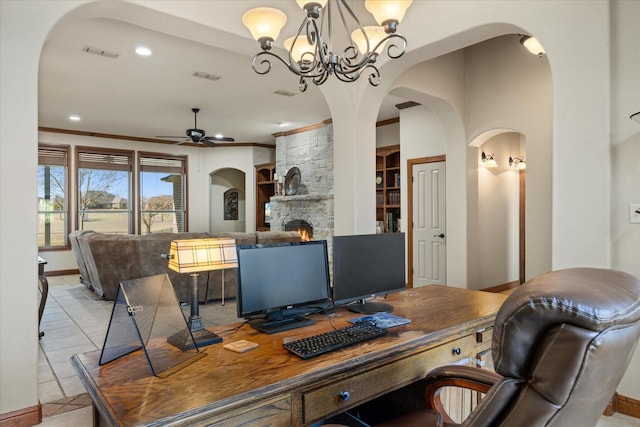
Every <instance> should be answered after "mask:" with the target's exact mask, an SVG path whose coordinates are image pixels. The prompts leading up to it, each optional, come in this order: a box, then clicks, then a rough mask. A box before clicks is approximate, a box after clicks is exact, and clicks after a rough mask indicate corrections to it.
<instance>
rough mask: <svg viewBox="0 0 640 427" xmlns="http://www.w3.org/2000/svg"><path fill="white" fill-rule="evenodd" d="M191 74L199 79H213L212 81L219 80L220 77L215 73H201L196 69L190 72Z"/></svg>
mask: <svg viewBox="0 0 640 427" xmlns="http://www.w3.org/2000/svg"><path fill="white" fill-rule="evenodd" d="M192 76H193V77H200V78H201V79H207V80H213V81H216V80H220V79H221V78H222V77H220V76H217V75H215V74H210V73H203V72H202V71H196V72H195V73H193V74H192Z"/></svg>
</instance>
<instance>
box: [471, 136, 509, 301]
mask: <svg viewBox="0 0 640 427" xmlns="http://www.w3.org/2000/svg"><path fill="white" fill-rule="evenodd" d="M483 151H484V152H485V153H486V154H493V155H494V159H495V160H496V162H497V163H498V167H497V168H487V167H485V166H484V164H482V162H481V160H480V155H478V157H477V161H476V163H475V164H474V165H470V168H473V167H474V166H475V169H476V170H477V173H478V187H477V193H478V198H477V200H478V205H477V212H476V214H475V215H474V216H477V218H478V241H479V245H478V248H477V252H476V253H475V256H477V257H478V270H477V279H476V281H475V282H476V283H475V288H474V289H484V288H489V287H492V286H497V285H502V284H504V283H508V282H513V281H516V280H518V278H519V273H520V262H519V261H520V259H519V256H518V255H519V242H520V238H519V237H520V236H519V230H520V218H519V193H520V189H519V185H520V178H519V172H518V171H517V170H515V169H514V168H511V167H509V162H508V161H507V160H508V158H509V156H517V155H519V154H520V135H519V134H517V133H513V132H509V133H502V134H499V135H496V136H494V137H493V138H491V139H489V140H488V141H487V142H485V143H484V144H482V145H481V146H480V147H479V149H478V152H479V153H481V152H483ZM470 191H472V190H471V189H470Z"/></svg>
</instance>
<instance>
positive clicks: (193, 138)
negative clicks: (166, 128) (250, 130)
mask: <svg viewBox="0 0 640 427" xmlns="http://www.w3.org/2000/svg"><path fill="white" fill-rule="evenodd" d="M191 111H192V112H193V128H192V129H187V130H186V131H185V134H186V136H187V139H186V140H183V141H178V142H176V144H184V143H185V142H191V143H193V144H201V145H207V146H209V147H215V146H216V145H217V144H216V142H233V141H235V139H233V138H230V137H225V136H222V135H220V134H216V135H214V136H206V135H207V133H206V131H205V130H203V129H198V113H199V112H200V109H199V108H192V109H191ZM156 138H182V137H180V136H157V137H156Z"/></svg>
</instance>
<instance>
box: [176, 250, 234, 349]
mask: <svg viewBox="0 0 640 427" xmlns="http://www.w3.org/2000/svg"><path fill="white" fill-rule="evenodd" d="M168 258H169V268H170V269H171V270H173V271H176V272H178V273H189V275H190V276H191V315H190V316H189V321H188V326H189V330H184V331H181V332H179V333H177V334H174V335H172V336H170V337H169V338H168V339H167V341H168V342H169V343H170V344H173V345H174V346H176V347H178V348H180V349H182V350H187V349H190V348H193V341H191V337H190V336H189V332H190V333H191V335H192V336H193V339H194V340H195V343H196V347H203V346H206V345H210V344H214V343H217V342H220V341H222V338H221V337H220V336H218V335H216V334H214V333H213V332H211V331H208V330H207V329H205V328H204V327H203V326H202V319H201V318H200V313H199V307H198V304H199V301H198V276H199V273H200V272H201V271H212V270H224V269H227V268H237V267H238V256H237V255H236V242H235V240H234V239H218V238H216V239H213V238H211V239H188V240H172V241H171V248H170V250H169V256H168ZM223 289H224V288H223Z"/></svg>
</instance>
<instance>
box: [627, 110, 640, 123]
mask: <svg viewBox="0 0 640 427" xmlns="http://www.w3.org/2000/svg"><path fill="white" fill-rule="evenodd" d="M629 118H630V119H631V120H633V121H635V122H637V123H640V111H638V112H637V113H635V114H632V115H630V116H629Z"/></svg>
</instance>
